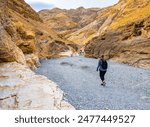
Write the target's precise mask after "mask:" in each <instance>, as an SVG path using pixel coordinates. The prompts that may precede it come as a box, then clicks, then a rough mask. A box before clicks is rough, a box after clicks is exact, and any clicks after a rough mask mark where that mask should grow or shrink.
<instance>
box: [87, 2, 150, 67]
mask: <svg viewBox="0 0 150 127" xmlns="http://www.w3.org/2000/svg"><path fill="white" fill-rule="evenodd" d="M110 8H111V9H113V10H114V11H112V12H111V13H110V15H113V18H112V19H111V21H110V23H108V24H107V25H105V24H104V23H103V25H104V26H105V27H100V29H99V31H98V32H97V33H96V34H95V36H94V37H93V38H92V39H91V40H89V41H88V44H87V45H86V47H85V53H86V56H87V57H96V58H97V57H100V56H101V55H102V54H105V55H106V56H107V58H108V59H114V60H117V61H119V62H123V63H127V64H130V65H134V66H138V67H150V34H149V32H150V1H149V0H143V1H141V0H128V1H126V0H120V1H119V3H118V4H116V5H115V6H112V7H110ZM110 8H108V10H109V9H110ZM108 18H109V17H108ZM108 18H107V19H108ZM107 19H106V20H107ZM105 22H106V21H105Z"/></svg>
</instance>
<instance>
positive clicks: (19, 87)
mask: <svg viewBox="0 0 150 127" xmlns="http://www.w3.org/2000/svg"><path fill="white" fill-rule="evenodd" d="M0 109H30V110H31V109H40V110H42V109H44V110H45V109H51V110H53V109H57V110H63V109H74V107H73V106H71V105H70V104H69V103H67V102H65V101H64V100H63V92H62V91H61V90H60V89H59V88H58V86H57V85H56V84H55V83H54V82H52V81H50V80H48V79H47V78H46V77H44V76H41V75H35V73H34V72H32V71H31V70H30V69H29V68H28V67H27V66H24V65H21V64H18V63H16V62H12V63H5V64H0Z"/></svg>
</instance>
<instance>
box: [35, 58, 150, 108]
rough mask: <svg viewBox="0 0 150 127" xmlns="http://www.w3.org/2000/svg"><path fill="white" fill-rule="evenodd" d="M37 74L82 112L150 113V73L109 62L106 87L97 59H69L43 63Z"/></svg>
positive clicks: (44, 61) (148, 70) (50, 60)
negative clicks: (51, 83) (139, 110)
mask: <svg viewBox="0 0 150 127" xmlns="http://www.w3.org/2000/svg"><path fill="white" fill-rule="evenodd" d="M41 64H42V66H41V67H40V68H39V69H38V70H37V71H36V72H37V73H38V74H42V75H45V76H46V77H48V78H49V79H50V80H52V81H54V82H56V83H57V84H58V85H59V86H60V88H61V89H62V90H63V91H64V92H65V100H66V101H68V102H70V103H71V104H72V105H73V106H74V107H75V108H76V109H80V110H89V109H90V110H103V109H104V110H105V109H108V110H109V109H110V110H112V109H118V110H119V109H121V110H123V109H124V110H125V109H126V110H128V109H141V110H142V109H145V110H147V109H150V69H140V68H135V67H131V66H128V65H125V64H119V63H115V62H112V61H109V62H108V64H109V68H108V71H107V73H106V83H107V84H106V87H103V86H101V85H100V84H101V81H100V78H99V74H98V72H96V67H97V64H98V60H97V59H91V58H84V57H80V56H78V57H69V58H59V59H49V60H43V61H41Z"/></svg>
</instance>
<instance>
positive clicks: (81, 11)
mask: <svg viewBox="0 0 150 127" xmlns="http://www.w3.org/2000/svg"><path fill="white" fill-rule="evenodd" d="M99 10H100V9H98V8H90V9H85V8H83V7H79V8H77V9H70V10H66V9H59V8H54V9H51V10H42V11H40V12H39V14H40V17H41V18H42V19H43V20H44V22H45V23H46V24H48V26H49V27H50V28H51V29H53V30H55V31H56V32H57V33H59V34H60V35H62V36H63V37H64V35H68V34H70V33H72V32H75V31H77V30H78V29H81V28H83V27H85V26H86V25H88V24H89V23H91V22H93V21H94V19H95V18H96V17H97V12H98V11H99ZM66 38H68V37H66ZM71 41H72V40H71ZM73 42H74V41H73Z"/></svg>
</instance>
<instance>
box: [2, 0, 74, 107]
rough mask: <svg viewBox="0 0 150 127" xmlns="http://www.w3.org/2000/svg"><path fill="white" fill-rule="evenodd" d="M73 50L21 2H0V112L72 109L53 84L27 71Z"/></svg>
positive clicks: (19, 0)
mask: <svg viewBox="0 0 150 127" xmlns="http://www.w3.org/2000/svg"><path fill="white" fill-rule="evenodd" d="M75 48H76V45H74V44H72V43H71V44H69V42H68V41H65V40H63V39H62V38H60V37H59V36H58V35H57V34H56V33H55V32H54V31H52V30H51V29H49V28H47V26H46V25H45V24H44V23H43V20H42V19H41V18H40V17H39V15H38V14H37V13H36V12H35V11H34V10H33V9H32V8H31V7H30V6H29V5H27V4H26V3H25V2H24V0H0V109H74V108H73V107H72V106H71V105H70V104H68V103H67V102H65V101H63V92H62V91H61V90H60V89H59V88H58V86H57V85H56V84H55V83H53V82H52V81H50V80H48V79H47V78H46V77H44V76H39V75H35V74H34V73H33V72H32V71H31V70H30V69H29V67H30V68H32V69H35V68H36V67H37V66H39V65H40V63H39V58H40V59H41V58H51V57H61V56H62V53H63V52H66V51H70V52H71V51H72V52H73V51H75V50H76V49H75ZM16 62H17V63H16Z"/></svg>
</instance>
